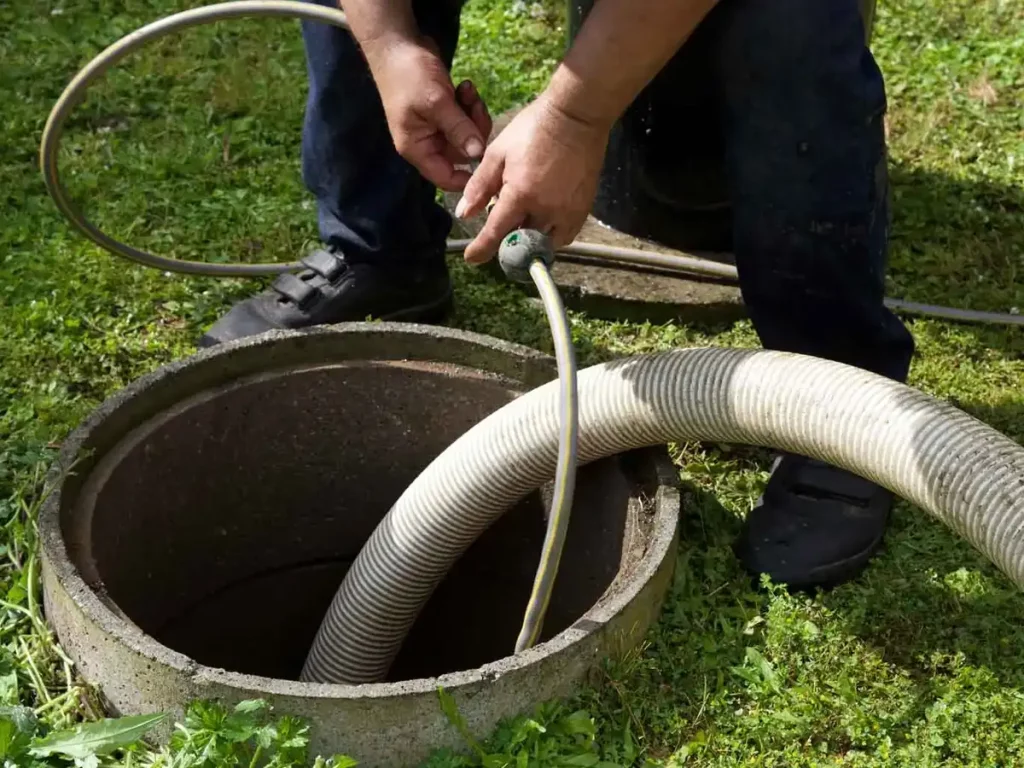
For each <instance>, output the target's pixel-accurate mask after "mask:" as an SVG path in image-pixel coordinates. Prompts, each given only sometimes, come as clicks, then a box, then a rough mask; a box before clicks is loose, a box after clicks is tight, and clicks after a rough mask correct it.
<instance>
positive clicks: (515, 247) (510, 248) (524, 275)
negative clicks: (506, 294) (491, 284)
mask: <svg viewBox="0 0 1024 768" xmlns="http://www.w3.org/2000/svg"><path fill="white" fill-rule="evenodd" d="M534 260H539V261H541V262H543V264H544V266H545V267H550V266H551V265H552V264H554V263H555V249H554V247H553V245H552V243H551V238H550V237H548V236H547V235H545V234H544V233H543V232H538V231H537V230H536V229H517V230H516V231H515V232H511V233H509V234H508V235H507V236H506V237H505V239H504V240H502V242H501V247H500V248H499V249H498V263H499V264H501V268H502V270H503V271H504V272H505V276H506V277H507V278H508V279H509V280H514V281H515V282H517V283H529V282H531V281H532V280H533V278H532V277H531V276H530V265H531V264H533V262H534Z"/></svg>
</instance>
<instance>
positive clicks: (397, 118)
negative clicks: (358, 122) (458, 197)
mask: <svg viewBox="0 0 1024 768" xmlns="http://www.w3.org/2000/svg"><path fill="white" fill-rule="evenodd" d="M385 48H386V50H381V49H379V48H376V47H375V46H373V45H372V44H370V45H367V46H366V47H365V50H366V52H367V59H368V60H369V63H370V69H371V70H372V72H373V76H374V79H375V80H376V83H377V87H378V89H379V90H380V95H381V100H382V101H383V103H384V112H385V114H386V115H387V120H388V128H389V129H390V131H391V137H392V140H393V141H394V143H395V148H396V149H397V150H398V153H399V154H400V155H401V156H402V157H404V158H405V159H406V160H407V161H409V163H411V164H412V165H413V166H415V167H416V169H417V170H418V171H419V172H420V173H421V174H423V176H424V177H425V178H427V179H428V180H429V181H431V182H432V183H433V184H435V185H437V186H438V187H440V188H442V189H445V190H449V191H457V190H461V189H462V188H463V187H464V186H465V185H466V182H467V181H469V177H470V174H469V173H468V172H467V171H465V170H460V169H458V168H456V165H464V164H467V163H468V162H469V161H470V160H476V159H479V158H480V157H481V156H482V155H483V152H484V146H485V144H486V140H487V137H488V136H489V135H490V133H491V118H490V115H489V114H488V112H487V107H486V105H485V104H484V102H483V100H482V99H481V98H480V96H479V94H478V93H477V91H476V88H474V87H473V84H472V83H471V82H469V81H468V80H467V81H465V82H463V83H462V84H461V85H460V86H459V87H458V89H456V88H455V87H454V85H453V84H452V81H451V76H450V75H449V73H448V69H447V68H446V67H445V65H444V62H443V61H442V60H441V58H440V56H438V54H437V52H436V49H435V48H434V46H433V44H432V41H430V40H422V39H421V40H415V41H414V40H409V39H405V40H402V41H400V42H397V43H396V42H393V41H392V43H391V44H389V45H386V46H385Z"/></svg>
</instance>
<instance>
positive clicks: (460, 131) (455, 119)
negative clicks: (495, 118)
mask: <svg viewBox="0 0 1024 768" xmlns="http://www.w3.org/2000/svg"><path fill="white" fill-rule="evenodd" d="M434 120H435V122H436V124H437V127H438V129H440V131H441V133H443V134H444V137H445V138H446V139H447V140H448V143H449V144H451V145H452V146H453V147H456V148H458V149H459V150H461V151H462V153H463V154H465V155H466V157H468V158H469V159H471V160H479V159H480V157H482V156H483V154H484V137H483V136H481V135H480V129H479V128H477V127H476V123H474V122H473V120H472V119H471V118H470V117H469V115H467V114H466V113H465V112H464V111H463V110H462V108H461V107H460V106H459V104H458V102H456V101H455V99H454V98H451V99H445V100H444V101H442V102H441V103H440V104H439V105H438V107H437V111H436V112H435V114H434Z"/></svg>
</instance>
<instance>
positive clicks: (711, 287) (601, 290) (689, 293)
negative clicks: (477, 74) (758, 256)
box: [444, 109, 746, 323]
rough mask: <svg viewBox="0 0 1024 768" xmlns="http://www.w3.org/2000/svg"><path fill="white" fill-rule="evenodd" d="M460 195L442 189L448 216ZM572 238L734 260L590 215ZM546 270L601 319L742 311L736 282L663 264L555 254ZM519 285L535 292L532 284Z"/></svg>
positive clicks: (573, 304)
mask: <svg viewBox="0 0 1024 768" xmlns="http://www.w3.org/2000/svg"><path fill="white" fill-rule="evenodd" d="M517 112H518V110H516V109H513V110H510V111H509V112H506V113H504V114H502V115H500V116H499V117H498V118H496V119H495V121H494V130H493V131H492V133H491V137H490V140H491V141H493V140H494V137H496V136H497V135H498V134H499V133H500V132H501V131H502V130H504V128H505V127H506V126H507V125H508V123H509V122H510V121H511V120H512V118H513V117H515V115H516V114H517ZM460 198H461V194H459V193H446V194H445V196H444V200H445V207H446V208H447V209H448V211H449V213H451V214H452V215H453V216H454V212H455V206H456V204H457V203H458V201H459V199H460ZM483 219H484V217H483V216H477V217H475V218H474V219H471V220H469V221H459V220H456V222H455V227H454V230H453V232H452V235H451V236H452V237H454V238H469V237H473V236H474V235H476V233H477V232H479V231H480V227H481V226H482V225H483ZM577 240H579V241H580V242H587V243H599V244H602V245H612V246H618V247H623V248H636V249H639V250H643V251H651V252H654V253H667V254H677V255H678V254H682V255H685V256H691V257H697V258H704V259H709V260H711V261H718V262H722V263H727V264H732V263H735V262H734V259H733V256H732V254H731V253H705V252H701V253H682V252H681V251H676V250H673V249H672V248H668V247H666V246H663V245H660V244H658V243H655V242H651V241H648V240H641V239H640V238H636V237H632V236H630V235H628V234H625V233H623V232H618V231H616V230H614V229H611V228H609V227H607V226H605V225H603V224H602V223H600V222H599V221H597V220H596V219H595V218H594V217H593V216H591V217H590V218H589V219H588V220H587V223H586V224H585V225H584V227H583V230H582V231H581V232H580V234H579V236H578V237H577ZM484 269H487V270H489V271H490V272H492V273H493V274H494V276H495V278H496V279H499V280H504V279H505V278H504V276H503V275H502V273H501V270H500V268H498V267H497V263H496V260H495V261H494V262H491V264H489V265H488V266H486V267H484ZM552 276H553V277H554V279H555V283H556V284H557V285H558V287H559V288H560V289H561V292H562V297H563V300H564V301H565V303H566V305H567V306H569V307H570V308H572V309H576V310H580V311H584V312H587V313H588V314H590V315H591V316H593V317H598V318H603V319H607V320H634V321H638V322H645V321H649V322H653V323H663V322H668V321H670V320H678V321H682V322H701V323H714V322H731V321H734V320H738V319H740V318H742V317H744V316H745V315H746V310H745V308H744V305H743V300H742V297H741V296H740V291H739V288H737V287H736V286H735V285H730V284H727V283H724V282H721V281H716V280H714V279H710V278H709V279H703V278H698V277H692V278H691V277H681V276H680V275H679V274H677V273H672V272H669V271H667V270H657V269H651V268H644V267H632V266H626V265H622V264H618V265H616V264H612V263H611V262H602V261H598V260H596V259H582V258H577V257H573V258H572V259H570V258H568V257H560V258H559V259H558V261H556V263H555V267H554V269H553V270H552ZM519 287H520V288H521V289H522V290H525V291H528V292H535V290H534V288H533V286H532V285H521V286H519Z"/></svg>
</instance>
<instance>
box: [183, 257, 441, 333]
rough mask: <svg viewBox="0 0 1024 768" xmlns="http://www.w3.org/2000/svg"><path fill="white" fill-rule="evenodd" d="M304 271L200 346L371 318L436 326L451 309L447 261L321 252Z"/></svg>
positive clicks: (234, 314)
mask: <svg viewBox="0 0 1024 768" xmlns="http://www.w3.org/2000/svg"><path fill="white" fill-rule="evenodd" d="M302 264H303V265H304V266H305V267H306V269H304V270H302V271H301V272H299V273H297V274H293V273H285V274H283V275H281V276H280V277H278V278H277V279H276V280H275V281H274V283H273V285H272V286H271V287H270V289H268V290H267V291H264V292H263V293H261V294H258V295H256V296H253V297H252V298H250V299H246V300H245V301H243V302H240V303H239V304H236V305H235V306H234V307H232V308H231V310H230V311H229V312H228V313H227V314H226V315H224V317H222V318H221V319H220V320H218V321H217V322H216V323H214V324H213V327H211V328H210V330H209V331H207V332H206V334H205V335H204V336H203V337H202V338H201V339H200V340H199V346H200V347H211V346H213V345H215V344H221V343H223V342H225V341H232V340H234V339H240V338H243V337H245V336H254V335H256V334H259V333H263V332H265V331H270V330H274V329H286V328H287V329H297V328H308V327H311V326H314V325H327V324H331V323H342V322H358V321H361V320H366V319H367V318H373V319H376V320H396V321H405V322H411V323H436V322H440V321H441V320H443V319H444V317H445V315H446V314H447V312H448V311H449V309H450V308H451V305H452V284H451V279H450V277H449V275H448V269H447V267H446V266H445V264H444V262H443V261H441V260H438V264H437V265H436V266H429V267H426V266H415V265H410V266H408V267H405V266H402V267H398V266H394V265H387V266H381V265H376V264H364V263H357V264H353V263H349V262H347V261H346V260H345V258H344V256H342V255H341V254H340V253H339V252H337V251H333V250H319V251H314V252H313V253H311V254H309V255H308V256H306V258H304V259H302Z"/></svg>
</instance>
